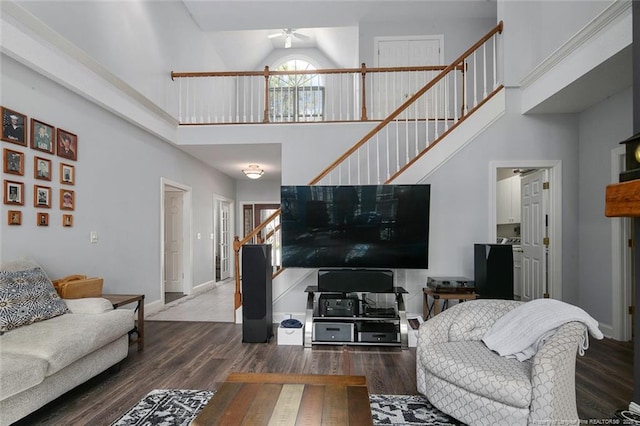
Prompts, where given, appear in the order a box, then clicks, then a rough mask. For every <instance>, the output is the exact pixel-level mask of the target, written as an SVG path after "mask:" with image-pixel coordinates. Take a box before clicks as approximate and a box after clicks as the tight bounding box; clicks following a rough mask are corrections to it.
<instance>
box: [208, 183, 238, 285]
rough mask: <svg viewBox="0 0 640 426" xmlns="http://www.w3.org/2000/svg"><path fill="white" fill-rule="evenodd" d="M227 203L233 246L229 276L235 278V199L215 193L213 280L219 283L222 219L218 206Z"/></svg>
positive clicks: (230, 236)
mask: <svg viewBox="0 0 640 426" xmlns="http://www.w3.org/2000/svg"><path fill="white" fill-rule="evenodd" d="M221 202H222V203H227V204H228V205H229V239H230V241H229V246H230V247H231V252H232V256H231V259H230V262H231V268H230V271H229V274H230V276H229V278H234V276H235V275H234V268H233V238H234V236H235V235H236V233H235V229H236V228H235V223H234V222H235V201H234V200H233V199H231V198H227V197H225V196H224V195H218V194H213V208H212V210H213V265H214V266H213V267H214V271H213V282H214V283H218V282H219V281H218V277H217V275H216V271H215V259H216V256H217V255H218V250H219V244H218V242H219V238H220V236H219V235H218V231H217V230H218V227H217V226H218V221H219V220H220V218H219V215H218V213H219V208H218V203H221Z"/></svg>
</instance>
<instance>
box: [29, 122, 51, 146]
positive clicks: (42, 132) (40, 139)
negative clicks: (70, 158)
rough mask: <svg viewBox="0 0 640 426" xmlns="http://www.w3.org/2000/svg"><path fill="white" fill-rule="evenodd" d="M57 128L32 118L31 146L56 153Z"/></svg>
mask: <svg viewBox="0 0 640 426" xmlns="http://www.w3.org/2000/svg"><path fill="white" fill-rule="evenodd" d="M55 131H56V129H55V128H54V127H53V126H50V125H48V124H47V123H43V122H42V121H39V120H36V119H34V118H32V119H31V148H32V149H36V150H38V151H42V152H48V153H49V154H55V151H56V144H55V143H53V142H54V141H53V137H54V135H55Z"/></svg>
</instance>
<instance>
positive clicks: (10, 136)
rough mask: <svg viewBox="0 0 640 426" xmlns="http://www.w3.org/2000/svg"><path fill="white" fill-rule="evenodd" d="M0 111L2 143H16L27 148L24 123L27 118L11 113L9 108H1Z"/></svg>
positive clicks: (14, 112) (17, 113)
mask: <svg viewBox="0 0 640 426" xmlns="http://www.w3.org/2000/svg"><path fill="white" fill-rule="evenodd" d="M1 110H2V137H1V138H0V139H2V140H3V141H7V142H12V143H17V144H18V145H22V146H27V138H26V132H27V131H26V130H25V127H24V126H25V123H26V122H27V116H26V115H24V114H20V113H19V112H16V111H13V110H11V109H9V108H5V107H1Z"/></svg>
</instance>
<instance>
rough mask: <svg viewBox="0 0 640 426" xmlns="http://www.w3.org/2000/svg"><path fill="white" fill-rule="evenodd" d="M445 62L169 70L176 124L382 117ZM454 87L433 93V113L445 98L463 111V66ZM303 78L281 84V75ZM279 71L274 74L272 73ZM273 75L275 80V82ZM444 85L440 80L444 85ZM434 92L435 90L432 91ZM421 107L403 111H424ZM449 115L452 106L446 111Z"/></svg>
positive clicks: (444, 104) (440, 110)
mask: <svg viewBox="0 0 640 426" xmlns="http://www.w3.org/2000/svg"><path fill="white" fill-rule="evenodd" d="M445 68H446V66H444V65H439V66H423V67H388V68H367V66H366V65H365V64H362V66H361V67H360V68H346V69H320V70H306V71H271V70H270V69H269V67H268V66H267V67H265V68H264V70H263V71H253V72H252V71H243V72H172V73H171V78H172V79H173V80H174V81H177V83H178V89H177V91H178V107H179V112H178V120H179V122H180V124H239V123H243V124H246V123H277V122H280V123H282V122H286V123H290V122H318V121H320V122H337V121H342V122H344V121H368V120H383V119H384V118H385V117H387V116H388V115H389V114H391V113H392V112H393V111H394V110H395V109H396V108H397V107H398V106H399V105H401V104H402V103H403V102H405V101H406V100H407V99H408V98H409V97H411V96H412V95H413V94H415V93H416V92H417V91H418V90H419V89H420V88H422V87H424V85H426V84H427V83H428V82H429V81H431V80H433V79H434V78H435V77H436V76H437V75H438V74H439V73H440V72H442V71H443V70H444V69H445ZM455 71H457V74H458V76H457V77H456V82H457V83H455V84H456V85H457V86H456V90H457V91H458V92H459V99H458V100H457V101H456V100H455V99H454V96H456V94H457V93H454V92H449V91H447V92H446V93H445V92H444V91H443V92H442V93H439V94H438V95H439V97H438V98H436V99H434V100H433V102H437V104H435V103H434V104H433V106H432V110H431V117H432V118H434V117H436V114H438V113H440V114H444V111H445V108H447V107H448V106H447V103H448V104H449V107H450V108H452V107H453V106H454V105H457V106H458V107H459V111H458V112H457V114H458V115H461V114H463V112H464V109H465V104H464V101H463V99H465V96H464V93H465V92H466V91H467V88H466V83H467V80H468V79H467V78H465V74H466V72H467V69H466V68H465V66H464V64H462V63H460V64H458V65H457V66H456V67H455ZM302 76H307V77H308V78H307V79H306V80H307V81H308V83H307V84H300V85H296V86H283V85H282V84H281V83H280V82H281V81H298V80H300V79H301V78H300V77H302ZM276 77H277V78H276ZM276 81H277V82H278V83H279V85H275V83H276ZM442 90H444V86H442ZM434 93H435V92H434ZM425 114H426V111H425V110H424V107H416V108H415V109H411V110H408V111H406V112H405V113H404V116H405V117H408V118H418V117H424V116H425ZM450 114H451V115H453V114H454V113H453V111H450Z"/></svg>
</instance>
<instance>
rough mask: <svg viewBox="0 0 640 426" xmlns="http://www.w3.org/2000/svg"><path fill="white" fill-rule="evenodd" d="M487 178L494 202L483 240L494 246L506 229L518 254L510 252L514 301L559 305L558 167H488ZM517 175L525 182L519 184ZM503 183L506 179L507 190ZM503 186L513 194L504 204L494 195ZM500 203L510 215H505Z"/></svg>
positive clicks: (545, 163) (500, 164)
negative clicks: (546, 299) (538, 300)
mask: <svg viewBox="0 0 640 426" xmlns="http://www.w3.org/2000/svg"><path fill="white" fill-rule="evenodd" d="M490 176H491V177H490V179H491V184H490V188H492V190H493V200H494V202H493V203H491V207H492V211H491V212H490V216H489V217H490V221H489V222H490V224H489V226H490V234H489V235H492V236H493V237H494V238H495V240H496V242H500V241H502V240H503V238H504V237H505V235H502V234H504V233H505V232H506V231H505V229H506V230H507V231H509V232H511V233H512V235H513V238H515V240H516V244H519V246H520V248H521V250H522V252H521V253H517V252H516V250H514V296H517V298H518V299H520V300H531V299H535V298H540V297H550V298H553V299H558V300H562V279H561V278H562V198H561V195H562V194H561V192H562V191H561V189H562V170H561V163H560V162H559V161H528V162H512V161H508V162H492V163H491V165H490ZM523 176H525V177H526V176H528V178H527V179H524V180H523V179H522V177H523ZM506 179H509V180H510V182H508V185H507V184H505V180H506ZM523 182H524V184H525V185H526V186H523ZM504 186H507V187H508V188H511V189H512V190H513V191H514V192H512V197H511V199H509V200H508V203H507V202H506V201H505V199H504V197H503V196H500V195H498V194H499V193H504ZM516 188H517V191H516ZM501 190H502V191H501ZM523 198H524V199H525V200H524V201H523ZM505 203H506V204H507V205H508V206H509V208H510V209H511V214H507V215H505V213H504V210H505ZM509 243H512V242H509ZM515 248H516V247H514V249H515Z"/></svg>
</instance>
